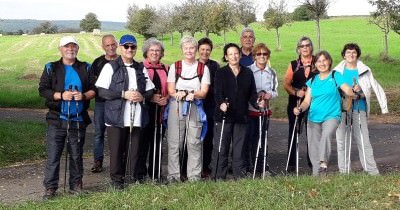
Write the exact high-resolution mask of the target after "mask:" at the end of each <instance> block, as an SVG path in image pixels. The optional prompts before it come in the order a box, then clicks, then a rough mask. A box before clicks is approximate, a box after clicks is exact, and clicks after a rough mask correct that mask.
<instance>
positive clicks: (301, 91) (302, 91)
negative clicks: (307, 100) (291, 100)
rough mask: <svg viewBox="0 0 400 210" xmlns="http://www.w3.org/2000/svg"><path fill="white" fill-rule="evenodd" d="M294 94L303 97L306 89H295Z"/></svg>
mask: <svg viewBox="0 0 400 210" xmlns="http://www.w3.org/2000/svg"><path fill="white" fill-rule="evenodd" d="M295 94H296V96H297V97H299V98H303V97H304V96H305V95H306V91H304V90H303V89H300V90H297V91H296V92H295Z"/></svg>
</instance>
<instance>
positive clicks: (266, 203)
mask: <svg viewBox="0 0 400 210" xmlns="http://www.w3.org/2000/svg"><path fill="white" fill-rule="evenodd" d="M399 193H400V181H399V174H392V175H385V176H378V177H374V176H366V175H361V174H358V175H350V176H339V175H334V176H328V177H326V178H321V177H310V176H301V177H299V178H296V177H284V176H281V177H274V178H267V179H266V180H256V181H253V180H240V181H227V182H218V183H215V182H199V183H184V184H176V185H170V186H164V185H161V186H160V185H153V184H145V185H136V186H133V187H131V188H128V189H126V190H123V191H113V190H111V191H109V192H103V193H93V194H85V195H81V196H78V197H73V196H60V197H58V198H57V199H55V200H51V201H48V202H28V203H22V204H18V205H16V206H13V208H15V209H399V208H400V200H399V197H398V196H399Z"/></svg>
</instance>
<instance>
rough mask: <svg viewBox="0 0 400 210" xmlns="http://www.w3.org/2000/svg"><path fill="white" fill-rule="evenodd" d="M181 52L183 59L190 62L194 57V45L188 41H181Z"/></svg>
mask: <svg viewBox="0 0 400 210" xmlns="http://www.w3.org/2000/svg"><path fill="white" fill-rule="evenodd" d="M182 53H183V57H184V60H186V61H189V62H192V61H194V60H195V59H196V58H195V56H196V46H195V45H194V44H192V43H190V42H186V43H183V45H182Z"/></svg>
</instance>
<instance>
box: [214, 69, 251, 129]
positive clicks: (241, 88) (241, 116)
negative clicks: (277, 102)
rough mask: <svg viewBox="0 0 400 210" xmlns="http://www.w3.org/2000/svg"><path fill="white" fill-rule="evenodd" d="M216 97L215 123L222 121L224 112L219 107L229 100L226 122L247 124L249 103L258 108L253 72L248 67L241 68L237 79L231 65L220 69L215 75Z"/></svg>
mask: <svg viewBox="0 0 400 210" xmlns="http://www.w3.org/2000/svg"><path fill="white" fill-rule="evenodd" d="M214 97H215V102H216V108H215V121H218V122H221V121H222V111H221V110H220V109H219V106H220V105H221V104H222V103H223V102H225V99H226V98H227V99H228V103H229V108H228V111H227V112H226V122H228V123H246V122H247V118H248V117H247V112H248V108H249V107H248V106H249V102H250V104H252V105H253V106H254V107H255V108H258V106H257V90H256V83H255V81H254V76H253V72H252V71H251V70H250V69H249V68H247V67H244V66H240V72H239V74H238V75H237V77H236V76H235V75H234V74H233V72H232V69H231V68H230V67H229V65H226V66H224V67H222V68H220V69H219V70H218V71H216V73H215V81H214Z"/></svg>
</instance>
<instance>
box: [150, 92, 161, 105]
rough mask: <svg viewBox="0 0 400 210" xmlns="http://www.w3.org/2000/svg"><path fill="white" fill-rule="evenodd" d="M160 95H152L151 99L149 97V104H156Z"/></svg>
mask: <svg viewBox="0 0 400 210" xmlns="http://www.w3.org/2000/svg"><path fill="white" fill-rule="evenodd" d="M160 98H161V94H158V93H155V94H153V97H151V102H153V103H156V104H158V102H159V101H160Z"/></svg>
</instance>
